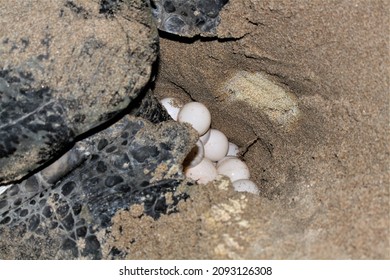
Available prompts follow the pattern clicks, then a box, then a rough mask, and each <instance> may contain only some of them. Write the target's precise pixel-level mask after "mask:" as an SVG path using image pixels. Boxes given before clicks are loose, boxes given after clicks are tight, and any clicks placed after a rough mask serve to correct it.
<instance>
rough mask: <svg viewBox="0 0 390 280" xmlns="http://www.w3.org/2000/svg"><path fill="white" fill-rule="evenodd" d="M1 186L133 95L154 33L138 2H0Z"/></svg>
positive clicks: (152, 50)
mask: <svg viewBox="0 0 390 280" xmlns="http://www.w3.org/2000/svg"><path fill="white" fill-rule="evenodd" d="M0 24H1V30H0V184H4V183H7V182H8V181H14V180H17V179H20V178H21V177H23V176H24V175H26V174H27V173H28V172H30V171H32V170H34V169H36V168H37V167H39V166H40V165H41V164H43V163H44V162H46V161H47V160H49V159H51V158H52V157H54V156H55V155H57V154H58V153H59V151H61V149H63V148H64V147H65V146H66V145H67V144H68V143H70V142H71V141H72V140H73V139H74V138H75V137H76V136H77V135H79V134H81V133H84V132H86V131H88V130H89V129H91V128H93V127H96V126H97V125H99V124H102V123H104V122H105V121H107V120H108V119H110V118H112V117H113V116H114V115H116V114H117V113H118V112H120V111H121V110H122V109H124V108H125V107H127V106H128V105H129V103H130V102H131V101H132V100H133V99H135V98H136V97H137V95H138V94H139V93H140V91H141V89H142V88H143V87H144V86H145V84H146V83H147V82H148V80H149V77H150V72H151V65H152V63H153V62H154V61H155V59H156V55H157V49H158V47H157V42H158V38H157V37H158V36H157V32H156V29H155V27H154V24H153V21H152V17H151V14H150V8H149V7H148V5H147V2H146V1H144V0H126V1H87V0H61V1H48V0H34V1H17V2H13V3H12V4H11V3H10V2H8V1H0Z"/></svg>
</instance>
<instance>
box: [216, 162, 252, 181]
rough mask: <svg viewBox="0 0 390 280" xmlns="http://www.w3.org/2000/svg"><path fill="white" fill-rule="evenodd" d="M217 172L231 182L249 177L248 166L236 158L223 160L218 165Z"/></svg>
mask: <svg viewBox="0 0 390 280" xmlns="http://www.w3.org/2000/svg"><path fill="white" fill-rule="evenodd" d="M217 172H218V174H222V175H225V176H228V177H229V178H230V180H231V181H232V182H234V181H237V180H241V179H249V177H250V173H249V168H248V166H247V165H246V164H245V162H243V161H241V160H240V159H238V158H229V159H226V160H224V161H223V162H221V164H219V165H218V167H217Z"/></svg>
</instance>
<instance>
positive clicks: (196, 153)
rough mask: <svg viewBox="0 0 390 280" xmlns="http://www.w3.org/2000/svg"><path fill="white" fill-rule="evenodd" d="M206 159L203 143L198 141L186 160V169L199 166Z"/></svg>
mask: <svg viewBox="0 0 390 280" xmlns="http://www.w3.org/2000/svg"><path fill="white" fill-rule="evenodd" d="M203 158H204V148H203V143H202V141H200V140H198V142H196V145H195V147H193V148H192V150H191V151H190V153H189V154H188V155H187V157H186V158H185V159H184V163H183V165H184V167H194V166H196V165H198V164H199V163H200V162H201V161H202V159H203Z"/></svg>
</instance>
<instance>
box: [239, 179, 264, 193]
mask: <svg viewBox="0 0 390 280" xmlns="http://www.w3.org/2000/svg"><path fill="white" fill-rule="evenodd" d="M233 188H234V190H235V191H236V192H249V193H253V194H259V189H258V187H257V186H256V184H255V183H254V182H252V181H251V180H248V179H241V180H237V181H235V182H233Z"/></svg>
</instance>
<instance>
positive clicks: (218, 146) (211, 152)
mask: <svg viewBox="0 0 390 280" xmlns="http://www.w3.org/2000/svg"><path fill="white" fill-rule="evenodd" d="M228 148H229V142H228V139H227V138H226V136H225V134H223V133H222V132H221V131H219V130H217V129H213V128H212V129H210V138H209V140H208V141H207V142H206V144H205V145H204V156H205V157H206V158H208V159H209V160H212V161H219V160H221V159H223V158H224V157H225V156H226V153H227V151H228Z"/></svg>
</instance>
